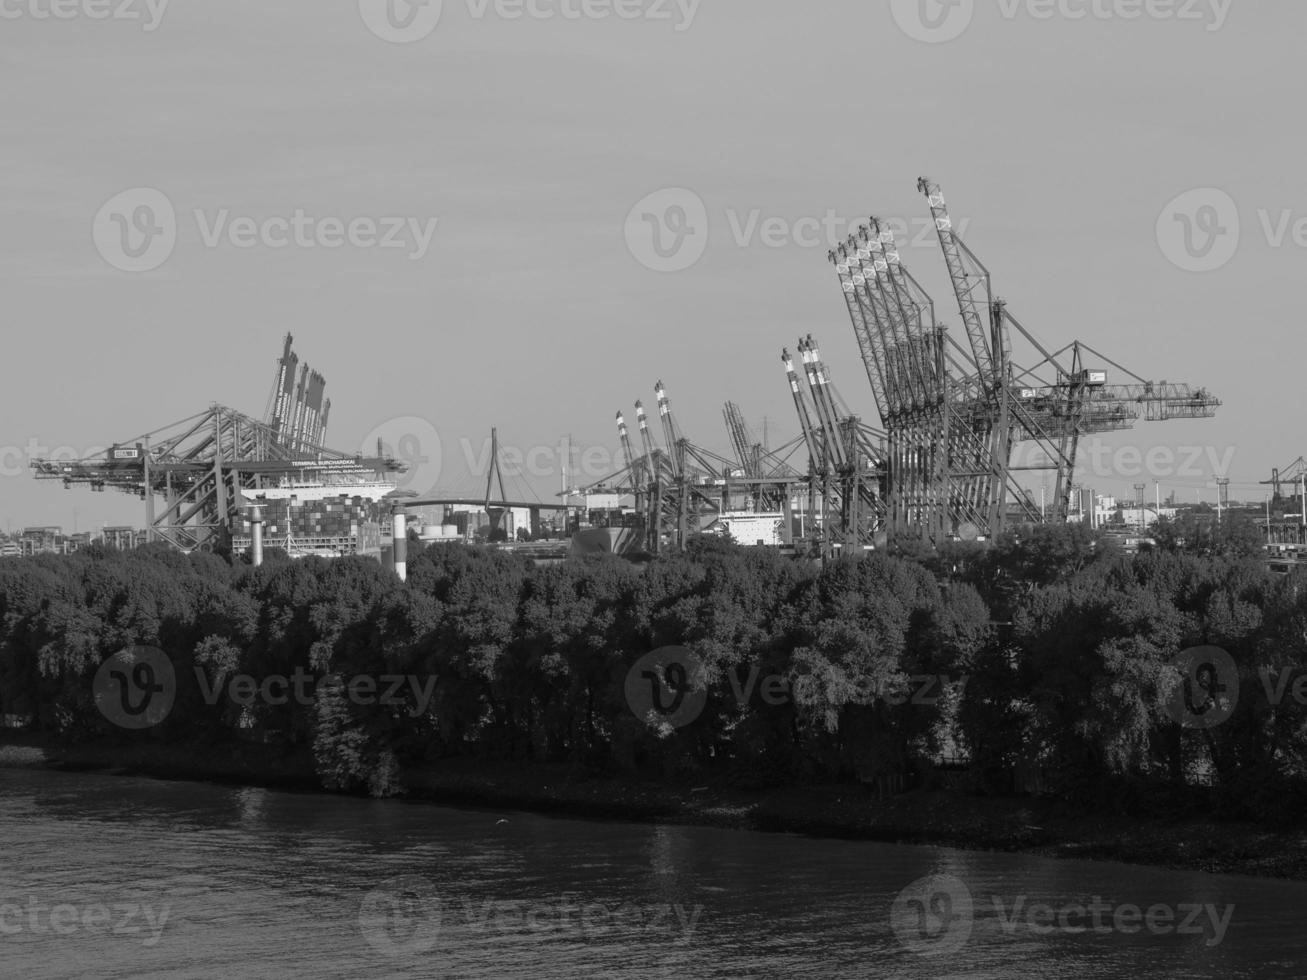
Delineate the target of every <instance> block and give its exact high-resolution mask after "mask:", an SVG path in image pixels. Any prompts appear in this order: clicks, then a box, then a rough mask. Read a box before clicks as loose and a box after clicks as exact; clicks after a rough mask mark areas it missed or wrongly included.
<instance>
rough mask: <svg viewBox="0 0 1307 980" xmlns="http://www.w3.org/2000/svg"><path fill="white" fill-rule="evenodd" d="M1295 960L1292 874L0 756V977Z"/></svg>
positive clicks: (1089, 974) (806, 970)
mask: <svg viewBox="0 0 1307 980" xmlns="http://www.w3.org/2000/svg"><path fill="white" fill-rule="evenodd" d="M392 976H393V977H460V978H462V977H471V978H499V977H539V978H542V980H551V978H566V980H576V978H581V977H614V978H619V980H626V978H638V977H651V978H653V977H676V978H680V977H787V978H788V977H850V978H851V977H910V978H931V980H935V978H943V977H968V978H1002V980H1009V978H1014V977H1016V978H1021V980H1041V978H1054V977H1056V978H1059V980H1060V978H1066V977H1069V978H1076V980H1086V978H1093V977H1111V978H1123V980H1124V978H1129V980H1138V978H1144V977H1177V978H1178V977H1184V978H1201V977H1213V978H1217V977H1219V978H1221V980H1238V978H1244V977H1248V978H1252V977H1295V978H1302V977H1307V884H1298V883H1291V882H1279V881H1272V880H1261V879H1255V878H1243V877H1235V876H1214V875H1206V874H1199V873H1183V872H1174V871H1160V870H1153V869H1148V868H1141V867H1134V866H1128V865H1119V864H1109V863H1090V862H1079V861H1056V860H1050V859H1043V858H1035V857H1025V856H1020V855H1015V856H1014V855H1009V854H985V853H970V852H962V851H954V850H947V849H941V848H929V847H903V846H893V845H883V844H870V843H855V842H847V841H829V840H810V839H806V838H802V837H791V836H782V835H768V834H751V833H738V832H732V831H722V830H712V829H700V828H693V827H671V826H645V825H639V824H627V823H604V822H590V821H578V820H558V819H551V818H545V817H539V816H533V815H529V814H524V813H516V812H489V811H480V810H465V809H452V808H445V807H433V806H426V805H421V804H410V803H404V802H397V801H369V800H356V799H344V798H338V797H331V796H316V795H307V794H295V793H283V792H275V791H270V790H263V789H250V788H232V787H224V786H210V785H205V784H201V783H187V782H165V781H156V780H147V779H131V778H122V777H114V776H105V775H90V774H68V773H52V772H40V771H28V770H13V771H0V977H4V978H9V977H14V978H38V977H123V978H127V977H131V978H137V977H222V978H249V977H270V978H277V980H283V978H289V977H351V978H352V977H369V978H370V977H392Z"/></svg>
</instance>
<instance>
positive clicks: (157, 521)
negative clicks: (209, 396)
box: [32, 334, 405, 552]
mask: <svg viewBox="0 0 1307 980" xmlns="http://www.w3.org/2000/svg"><path fill="white" fill-rule="evenodd" d="M298 360H299V359H298V357H296V355H295V354H294V352H293V351H292V350H291V337H290V335H289V334H287V336H286V343H285V348H284V352H283V354H282V357H281V359H280V360H279V361H278V372H277V376H276V381H275V383H274V386H273V395H272V398H271V399H270V400H269V408H268V411H267V413H266V419H265V421H258V420H256V419H253V418H251V417H249V416H248V415H245V414H243V413H241V412H238V411H236V410H235V409H231V408H227V407H226V406H223V405H217V404H215V405H211V406H210V407H209V408H207V409H205V410H204V411H202V412H199V413H197V414H195V415H192V416H190V417H188V418H185V419H182V420H181V421H180V422H174V423H172V424H171V425H166V426H163V427H162V428H158V429H154V430H152V431H150V432H146V433H143V434H141V435H138V436H133V437H132V438H130V439H124V440H121V441H119V442H115V443H114V444H113V446H112V447H110V448H109V449H108V450H106V451H105V452H103V453H99V454H96V455H94V456H89V457H87V458H85V459H79V460H71V461H65V460H54V459H38V460H33V461H32V469H33V470H34V471H35V475H36V478H37V479H40V480H60V481H62V482H63V485H64V487H65V488H71V487H72V486H74V485H82V486H89V487H90V488H91V489H92V490H96V491H103V490H105V489H107V488H110V487H112V488H113V489H115V490H119V491H122V492H125V493H132V494H136V495H138V496H139V497H140V498H141V499H142V500H144V501H145V525H146V533H147V536H148V537H149V538H150V540H157V541H164V542H167V543H168V544H171V545H172V546H173V547H175V548H178V549H180V550H182V551H187V552H189V551H193V550H196V549H197V548H199V549H205V548H212V547H213V545H214V544H215V543H217V542H219V541H221V540H223V538H224V537H226V536H230V533H231V531H232V528H233V527H234V526H236V525H237V524H238V522H239V521H241V520H242V518H243V517H244V512H245V507H246V502H245V498H246V497H254V496H256V495H257V493H258V491H259V490H263V489H268V488H272V487H278V486H282V485H284V484H287V483H293V484H297V485H298V484H324V483H326V484H333V485H339V486H341V487H342V491H344V490H347V489H350V488H358V487H365V486H376V485H380V484H384V483H386V482H387V481H389V482H391V483H392V484H393V481H394V476H395V475H396V474H399V473H403V472H404V470H405V466H404V464H402V463H400V462H398V461H396V460H395V459H393V458H391V457H388V456H384V455H383V454H382V453H380V452H378V453H377V455H376V456H375V457H368V458H364V457H363V456H362V455H361V454H351V453H343V452H338V451H336V450H332V449H328V448H327V447H325V446H323V445H321V444H320V443H319V442H318V441H317V440H318V439H319V438H320V437H321V435H322V433H323V432H324V431H325V429H326V423H327V414H328V411H329V409H330V402H326V403H325V404H324V402H323V400H322V395H323V390H324V389H325V387H326V381H325V380H324V379H323V378H322V376H321V375H320V374H317V373H316V372H310V371H309V369H308V366H307V365H304V366H303V367H302V368H301V369H300V372H299V375H300V382H299V384H298V385H295V384H293V378H294V376H295V369H296V366H297V365H298ZM159 498H162V502H161V504H162V505H161V508H160V500H159Z"/></svg>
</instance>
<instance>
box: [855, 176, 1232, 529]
mask: <svg viewBox="0 0 1307 980" xmlns="http://www.w3.org/2000/svg"><path fill="white" fill-rule="evenodd" d="M917 187H918V189H919V190H920V191H921V192H922V193H923V194H925V196H926V198H927V200H928V202H929V205H930V209H931V214H932V217H933V219H934V222H935V228H936V232H937V234H938V237H939V241H940V247H941V250H942V252H943V255H944V264H945V267H946V268H947V270H948V274H949V280H950V283H951V285H952V287H953V293H954V298H955V300H956V301H957V305H958V312H959V315H960V316H961V319H962V323H963V327H964V333H965V335H966V341H967V346H966V347H963V346H962V345H961V344H959V343H958V342H957V341H956V340H955V339H954V338H953V337H952V336H950V335H949V333H948V331H947V330H946V329H945V328H944V327H943V326H942V325H941V324H938V323H937V322H936V321H935V317H934V304H933V302H932V301H931V299H930V297H929V294H927V293H926V291H925V290H924V289H922V288H921V286H920V284H919V283H918V282H917V281H916V279H914V278H913V277H912V275H911V273H910V272H909V271H908V270H907V268H906V266H905V264H904V262H903V260H902V256H901V255H900V253H899V250H898V248H897V246H896V244H895V242H894V236H893V233H892V232H890V231H889V230H888V229H887V228H885V227H884V226H883V225H882V224H881V222H879V221H878V220H877V219H875V218H872V219H870V221H869V223H868V224H867V225H865V226H863V227H862V228H861V229H859V232H858V234H856V235H852V236H850V237H849V239H848V240H847V241H846V242H844V243H843V244H842V245H841V246H840V247H839V248H837V249H835V250H833V251H832V252H831V254H830V259H831V261H832V263H833V264H834V265H835V267H836V272H837V274H838V276H839V280H840V284H841V288H842V289H843V291H844V294H845V303H846V306H847V308H848V312H849V317H850V321H851V322H852V324H853V329H854V335H855V338H856V340H857V343H858V349H859V352H860V354H861V355H862V359H863V363H864V366H865V368H866V372H867V378H868V381H869V382H870V385H871V389H872V395H873V397H874V399H875V401H876V407H877V410H878V411H879V412H880V415H881V419H882V421H883V423H884V424H885V427H886V430H887V433H888V436H887V438H888V451H887V459H888V465H887V473H886V477H885V492H886V496H887V500H886V505H887V513H888V524H889V532H890V534H891V535H892V536H897V535H909V536H919V537H925V538H927V539H929V540H931V541H934V542H938V541H941V540H943V539H945V538H947V537H951V536H962V537H981V536H992V535H994V534H997V533H998V532H999V531H1000V530H1001V529H1002V527H1003V524H1004V522H1005V521H1006V520H1007V518H1008V510H1009V507H1010V506H1012V505H1015V506H1016V507H1017V508H1019V510H1020V512H1021V516H1022V518H1023V519H1028V520H1039V519H1040V514H1039V511H1038V509H1036V508H1035V507H1034V504H1033V502H1032V501H1031V500H1030V499H1029V496H1028V494H1026V493H1025V492H1024V491H1023V490H1022V488H1021V487H1020V485H1019V484H1018V483H1017V481H1016V479H1015V472H1016V471H1019V470H1022V469H1047V470H1052V471H1054V472H1055V473H1056V488H1055V492H1054V508H1053V513H1052V515H1051V519H1053V520H1065V519H1066V517H1067V515H1068V514H1069V512H1070V498H1071V492H1072V485H1073V481H1074V476H1075V468H1076V459H1077V452H1078V447H1079V441H1080V439H1081V437H1082V436H1084V435H1086V434H1089V433H1096V432H1109V431H1116V430H1120V429H1127V428H1130V427H1131V426H1132V425H1133V424H1134V423H1135V422H1137V421H1140V420H1144V421H1165V420H1167V419H1174V418H1206V417H1210V416H1211V415H1213V414H1215V410H1216V408H1217V407H1218V406H1219V405H1220V401H1219V400H1218V399H1216V398H1215V397H1214V396H1212V395H1211V394H1210V393H1209V392H1208V391H1207V390H1206V389H1203V388H1197V389H1195V388H1191V387H1190V386H1189V385H1183V384H1169V383H1167V382H1165V381H1163V382H1151V381H1146V380H1145V379H1143V378H1141V377H1139V376H1138V375H1135V374H1134V373H1133V372H1130V371H1128V370H1126V369H1125V368H1123V367H1121V365H1119V364H1117V363H1116V362H1115V361H1113V360H1111V359H1110V358H1107V357H1105V356H1104V355H1102V354H1100V353H1099V352H1097V351H1095V350H1094V349H1093V348H1092V347H1090V346H1089V345H1088V344H1085V343H1083V342H1081V341H1074V342H1072V343H1070V344H1067V345H1066V346H1065V347H1063V348H1061V349H1060V350H1058V351H1056V352H1049V351H1048V350H1047V349H1046V348H1045V347H1044V346H1043V345H1042V344H1040V342H1039V341H1038V340H1037V339H1036V338H1035V337H1034V335H1033V334H1032V333H1031V332H1030V331H1028V330H1027V329H1026V328H1025V327H1024V326H1022V325H1021V323H1020V322H1019V321H1018V320H1017V319H1016V318H1015V317H1014V316H1013V315H1012V313H1011V312H1010V311H1009V310H1008V307H1007V304H1006V303H1005V302H1004V301H1003V300H1002V299H1000V298H998V297H996V296H995V295H994V294H993V292H992V288H991V279H990V274H989V271H988V269H986V267H985V266H984V264H983V263H981V261H980V260H979V259H978V258H977V257H976V255H975V253H974V252H973V251H972V250H971V249H970V248H968V247H967V245H966V244H965V243H964V242H963V241H962V239H961V238H960V237H959V236H958V235H957V233H956V231H955V229H954V227H953V222H952V220H951V218H950V216H949V213H948V206H947V204H946V202H945V200H944V196H943V193H942V191H941V190H940V188H939V185H938V184H936V183H935V182H934V181H932V180H930V179H929V178H927V177H922V178H921V179H920V180H919V181H918V182H917ZM1016 337H1019V338H1021V339H1022V340H1023V341H1025V342H1026V344H1028V346H1029V348H1030V349H1032V350H1033V351H1034V353H1035V355H1037V358H1038V359H1037V360H1035V361H1034V362H1033V363H1032V364H1031V366H1029V367H1022V366H1021V365H1019V364H1017V363H1016V361H1015V360H1014V356H1013V346H1012V345H1013V340H1014V338H1016ZM1090 355H1092V356H1093V357H1094V358H1096V359H1097V361H1098V362H1099V363H1100V364H1106V365H1109V366H1111V367H1112V368H1113V369H1115V370H1117V371H1120V372H1121V373H1122V374H1124V375H1127V376H1128V377H1129V379H1130V380H1131V382H1132V383H1129V384H1118V385H1109V384H1108V383H1107V372H1106V371H1105V370H1103V369H1102V368H1101V367H1089V366H1088V356H1090ZM1021 442H1033V443H1035V444H1036V445H1037V446H1038V447H1039V448H1040V449H1041V450H1042V453H1043V456H1044V458H1045V460H1046V462H1043V463H1034V464H1030V465H1028V466H1024V467H1017V466H1016V465H1014V463H1013V454H1014V451H1015V449H1016V447H1017V444H1018V443H1021Z"/></svg>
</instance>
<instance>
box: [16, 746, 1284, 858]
mask: <svg viewBox="0 0 1307 980" xmlns="http://www.w3.org/2000/svg"><path fill="white" fill-rule="evenodd" d="M0 769H39V770H49V771H57V772H74V773H75V772H92V773H99V774H106V775H114V776H135V777H143V778H153V779H163V780H170V781H172V780H176V781H188V782H207V783H215V784H220V785H229V786H257V787H262V788H265V789H269V790H274V791H286V792H303V793H319V794H325V795H333V794H329V793H327V791H325V790H323V789H322V787H321V784H320V782H319V780H318V778H317V776H316V774H315V773H314V771H313V760H312V758H311V756H309V755H307V754H304V755H301V756H300V757H299V758H290V757H286V756H270V755H269V754H268V753H267V752H266V751H265V750H264V749H263V748H262V747H254V746H242V747H240V748H239V749H238V750H237V751H235V752H233V751H231V750H230V749H224V750H223V751H221V752H214V751H209V752H207V753H206V752H204V751H203V750H197V749H195V748H193V747H189V746H165V745H135V746H123V745H113V744H101V745H87V744H80V745H61V744H58V743H57V742H51V741H49V740H42V739H38V738H33V737H31V736H21V735H20V736H15V735H12V734H10V735H7V736H4V737H0ZM404 776H405V780H406V784H407V786H408V787H409V789H408V791H407V792H406V793H405V794H404V797H403V798H404V799H407V800H411V801H414V802H417V803H421V804H429V805H435V806H454V807H476V808H486V809H491V810H500V811H514V810H516V811H526V812H531V813H538V814H542V815H546V816H551V817H560V818H571V819H583V820H615V821H630V822H635V823H664V824H677V825H687V826H700V827H716V828H720V829H725V830H742V831H754V832H762V833H783V834H797V835H803V836H810V837H824V838H839V839H846V840H855V841H873V842H880V843H888V844H912V845H923V846H935V847H951V848H957V849H960V850H969V851H997V852H1007V853H1014V854H1018V853H1019V854H1029V855H1035V856H1042V857H1052V858H1075V859H1080V860H1094V861H1118V862H1124V863H1127V864H1141V865H1149V866H1154V867H1163V868H1168V869H1172V870H1184V871H1202V872H1207V873H1211V874H1237V875H1252V876H1258V877H1266V878H1282V879H1291V880H1298V881H1307V829H1305V830H1302V831H1298V832H1288V831H1286V832H1280V833H1277V832H1272V831H1267V830H1266V829H1264V828H1260V827H1257V826H1256V825H1253V824H1249V823H1229V822H1222V821H1217V820H1213V819H1210V818H1202V817H1193V816H1179V817H1175V818H1173V819H1157V818H1154V819H1149V820H1139V819H1137V818H1127V817H1122V816H1115V817H1113V816H1111V815H1085V814H1071V813H1068V812H1066V811H1065V810H1064V809H1063V808H1061V807H1058V806H1057V805H1056V804H1053V803H1051V802H1049V801H1046V800H1039V799H1034V798H1011V797H1008V798H977V797H974V796H970V795H968V794H965V793H961V792H958V791H953V790H934V791H909V792H907V793H903V794H900V795H895V796H889V797H882V796H880V795H879V794H878V793H877V792H876V791H875V790H874V789H872V788H871V787H867V786H862V785H852V786H850V785H838V784H836V785H818V786H796V787H785V788H778V789H770V790H755V791H746V790H738V789H729V788H721V787H710V786H693V787H692V786H669V785H666V784H664V783H658V782H652V781H636V780H631V779H613V778H577V777H576V776H575V774H574V773H570V772H568V771H567V769H566V768H565V767H558V766H539V765H532V766H521V765H500V766H497V767H492V768H487V767H485V766H483V765H480V764H476V765H471V764H467V763H463V764H448V765H445V764H442V765H434V766H429V767H424V768H420V769H415V770H413V771H408V772H405V773H404Z"/></svg>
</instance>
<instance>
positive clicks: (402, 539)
mask: <svg viewBox="0 0 1307 980" xmlns="http://www.w3.org/2000/svg"><path fill="white" fill-rule="evenodd" d="M391 516H392V518H393V519H394V523H393V524H392V525H391V530H392V534H393V539H392V550H393V551H394V556H395V574H396V575H398V576H399V580H400V581H401V582H407V581H408V526H407V525H408V521H407V518H406V515H405V514H404V508H403V507H401V506H400V505H399V504H396V505H395V509H394V510H393V511H392V512H391Z"/></svg>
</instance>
